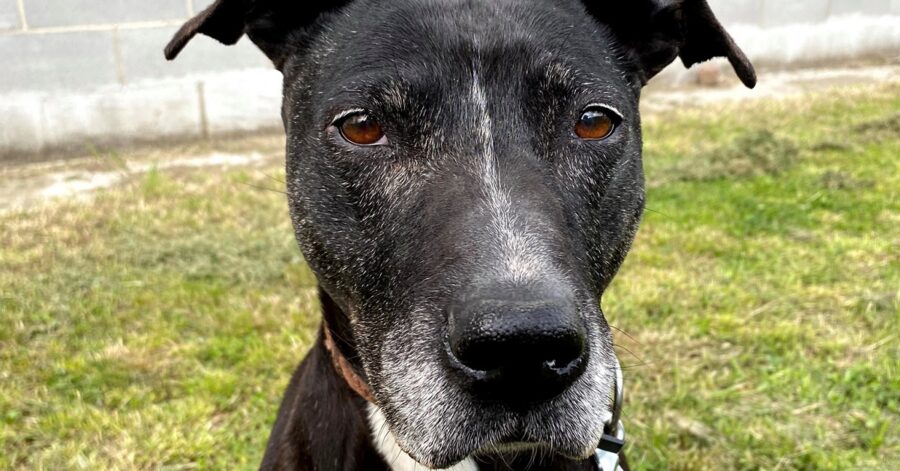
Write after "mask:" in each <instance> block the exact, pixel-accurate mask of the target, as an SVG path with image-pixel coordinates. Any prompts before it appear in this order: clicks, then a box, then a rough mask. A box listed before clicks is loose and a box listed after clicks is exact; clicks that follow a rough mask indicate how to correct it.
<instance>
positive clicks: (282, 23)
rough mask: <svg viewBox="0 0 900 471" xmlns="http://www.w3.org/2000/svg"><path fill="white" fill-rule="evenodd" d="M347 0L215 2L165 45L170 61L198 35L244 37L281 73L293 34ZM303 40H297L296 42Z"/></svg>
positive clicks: (230, 40) (230, 39) (227, 38)
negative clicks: (267, 57)
mask: <svg viewBox="0 0 900 471" xmlns="http://www.w3.org/2000/svg"><path fill="white" fill-rule="evenodd" d="M349 2H350V0H216V1H215V3H213V4H212V5H210V6H209V7H208V8H207V9H205V10H203V11H202V12H200V13H199V14H197V16H195V17H193V18H191V19H190V20H188V22H187V23H185V24H184V25H183V26H182V27H181V29H179V30H178V32H177V33H175V36H174V37H173V38H172V40H171V41H169V44H168V45H167V46H166V49H165V55H166V59H168V60H172V59H174V58H175V57H176V56H178V53H180V52H181V50H182V49H184V47H185V46H186V45H187V43H188V42H190V40H191V39H193V38H194V36H196V35H197V33H202V34H205V35H207V36H209V37H211V38H213V39H215V40H217V41H219V42H220V43H222V44H226V45H229V46H230V45H232V44H234V43H236V42H237V41H238V40H239V39H241V36H243V35H244V34H247V36H249V37H250V40H251V41H253V43H254V44H256V46H257V47H259V48H260V49H261V50H262V51H263V52H264V53H265V54H266V55H267V56H269V59H271V60H272V63H274V64H275V67H276V68H277V69H279V70H281V68H282V66H283V65H284V62H285V60H287V57H288V55H289V54H290V52H291V51H292V50H293V45H292V43H293V41H289V39H290V38H291V36H292V35H294V34H302V33H303V32H304V31H306V30H308V29H309V28H310V27H311V26H313V25H314V24H316V21H317V20H319V18H320V17H321V16H322V15H323V14H325V13H327V12H329V11H333V10H337V9H338V8H340V7H342V6H344V5H346V4H347V3H349ZM302 39H303V38H298V41H296V42H297V43H300V42H302Z"/></svg>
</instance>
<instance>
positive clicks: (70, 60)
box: [0, 0, 900, 158]
mask: <svg viewBox="0 0 900 471" xmlns="http://www.w3.org/2000/svg"><path fill="white" fill-rule="evenodd" d="M210 3H212V0H0V64H2V69H0V70H2V72H0V158H2V156H4V155H7V156H8V155H10V154H23V153H26V154H28V153H48V152H51V153H52V152H54V151H55V150H56V149H62V148H75V149H76V150H82V149H84V148H85V147H88V146H92V145H101V146H102V145H105V144H115V143H121V142H140V141H151V142H153V141H159V140H164V139H173V138H209V137H216V136H221V135H226V134H231V133H238V132H255V131H260V130H272V129H278V128H279V127H280V126H281V124H280V119H279V111H278V110H279V105H280V98H281V84H280V75H279V74H278V73H277V72H275V71H273V70H272V68H271V64H270V63H269V62H268V60H267V59H266V58H265V56H263V55H262V54H261V53H260V52H258V51H257V50H256V49H255V48H254V47H253V45H252V44H251V43H250V42H249V41H248V40H246V39H244V40H242V41H240V42H239V43H238V45H236V46H234V47H230V48H228V47H223V46H221V45H219V44H217V43H216V42H215V41H213V40H211V39H208V38H206V37H198V38H197V39H196V40H194V41H193V42H192V43H191V45H190V46H189V47H188V48H186V49H185V51H184V52H183V53H182V55H181V56H180V57H179V59H178V60H177V61H175V62H166V61H165V60H164V58H163V55H162V48H163V46H164V45H165V44H166V42H167V41H168V39H169V38H170V36H171V35H172V34H173V33H174V31H175V30H176V29H177V28H178V27H179V26H180V25H181V24H182V23H183V22H184V21H185V20H186V19H187V18H189V17H190V16H192V15H193V14H194V13H196V12H199V11H200V10H202V9H203V8H205V7H206V6H207V5H209V4H210ZM710 3H711V4H712V6H713V9H714V10H715V11H716V12H717V14H718V15H719V17H720V18H721V19H722V20H723V22H725V23H726V24H727V25H729V29H730V30H731V31H732V33H733V34H734V36H735V37H736V39H737V40H738V42H739V43H740V44H741V45H742V47H744V49H745V50H746V51H747V52H748V54H749V55H750V56H751V58H753V59H755V60H758V61H760V60H761V61H769V62H772V63H785V62H794V61H804V60H809V59H812V60H818V59H828V58H840V57H852V56H854V55H858V54H865V53H869V52H883V51H894V53H896V51H897V50H900V0H793V1H784V0H711V2H710Z"/></svg>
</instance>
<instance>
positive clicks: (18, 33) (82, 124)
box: [0, 0, 281, 158]
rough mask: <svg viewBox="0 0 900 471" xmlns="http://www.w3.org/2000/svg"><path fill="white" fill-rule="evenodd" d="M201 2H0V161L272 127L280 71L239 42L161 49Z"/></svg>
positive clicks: (199, 41) (203, 40)
mask: <svg viewBox="0 0 900 471" xmlns="http://www.w3.org/2000/svg"><path fill="white" fill-rule="evenodd" d="M210 3H212V0H153V1H147V0H0V63H2V64H3V66H2V69H0V70H2V72H0V158H3V156H4V155H5V156H10V155H16V154H40V153H48V152H55V151H57V150H63V151H76V152H78V151H85V150H87V149H90V148H93V147H95V146H106V145H116V144H121V143H131V142H135V143H137V142H155V141H158V140H159V139H173V138H179V139H192V138H208V137H217V136H220V135H227V134H232V133H236V132H256V131H262V130H277V129H279V128H280V126H281V122H280V118H279V107H280V100H281V76H280V74H279V73H278V72H277V71H275V70H273V68H272V65H271V63H270V62H269V60H268V59H267V58H266V57H265V56H264V55H263V54H262V53H261V52H259V51H258V50H257V49H256V48H255V47H254V46H253V44H252V43H250V41H249V40H247V39H243V40H241V41H240V42H238V44H237V45H235V46H232V47H225V46H222V45H221V44H218V43H217V42H216V41H214V40H212V39H210V38H207V37H205V36H198V37H197V38H196V39H195V40H194V41H192V42H191V44H190V47H188V48H186V49H185V50H184V52H183V53H182V54H181V55H180V56H179V58H178V60H177V61H173V62H168V61H166V60H165V58H164V57H163V52H162V51H163V47H164V46H165V45H166V43H167V42H168V41H169V39H170V38H171V37H172V34H173V33H174V32H175V31H176V29H177V28H178V27H179V26H181V24H182V23H183V22H184V21H186V19H187V18H189V17H191V16H193V15H194V14H195V13H196V12H198V11H200V10H202V9H203V8H205V7H206V6H207V5H208V4H210Z"/></svg>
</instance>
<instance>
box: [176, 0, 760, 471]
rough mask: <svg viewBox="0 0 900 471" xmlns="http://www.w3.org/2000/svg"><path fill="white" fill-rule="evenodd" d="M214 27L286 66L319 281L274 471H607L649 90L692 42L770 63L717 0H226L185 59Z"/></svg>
mask: <svg viewBox="0 0 900 471" xmlns="http://www.w3.org/2000/svg"><path fill="white" fill-rule="evenodd" d="M197 33H203V34H206V35H209V36H211V37H213V38H215V39H217V40H219V41H221V42H223V43H226V44H233V43H234V42H236V41H237V40H238V39H240V38H241V36H243V35H244V34H247V35H248V36H249V37H250V39H251V40H252V41H253V42H254V43H255V44H256V45H257V46H258V47H259V48H260V49H262V51H263V52H265V54H267V55H268V56H269V57H270V58H271V59H272V61H273V62H274V64H275V67H277V68H278V69H279V70H280V71H281V72H282V73H283V75H284V105H283V110H282V118H283V120H284V126H285V130H286V132H287V178H288V180H287V187H288V201H289V204H290V209H291V214H292V216H293V222H294V227H295V230H296V236H297V240H298V241H299V244H300V247H301V248H302V250H303V253H304V254H305V256H306V259H307V260H308V261H309V264H310V265H311V266H312V268H313V270H314V271H315V273H316V275H317V276H318V280H319V283H320V287H321V289H320V293H321V302H322V307H323V311H324V312H323V313H324V323H323V327H322V331H321V333H320V335H319V339H318V341H317V343H316V345H315V346H314V347H313V349H312V351H311V352H310V353H309V355H308V356H307V357H306V359H305V360H304V361H303V362H302V363H301V364H300V367H299V368H298V369H297V372H296V373H295V374H294V377H293V379H292V380H291V383H290V386H289V387H288V390H287V393H286V395H285V397H284V402H283V403H282V405H281V410H280V412H279V415H278V419H277V421H276V423H275V427H274V430H273V431H272V435H271V438H270V440H269V445H268V449H267V450H266V455H265V458H264V460H263V463H262V468H264V469H302V470H360V469H366V470H369V469H371V470H384V469H394V470H398V469H411V468H412V467H413V466H415V465H417V464H418V465H421V466H422V467H429V468H442V467H450V466H454V469H511V468H518V467H524V466H526V465H528V464H534V467H533V469H539V468H544V469H592V467H595V466H596V464H592V462H591V460H589V459H588V458H589V457H590V456H591V455H592V454H593V453H594V450H595V448H596V447H597V443H598V440H599V439H600V437H601V436H602V435H603V431H604V428H605V426H606V424H607V423H608V422H609V421H610V418H611V412H610V410H611V405H612V404H611V403H612V400H611V391H612V389H613V388H614V383H615V380H614V374H615V369H616V360H615V355H614V352H613V348H612V337H611V334H610V329H609V326H608V325H607V323H606V321H605V319H604V317H603V315H602V313H601V311H600V307H599V302H598V300H599V299H600V297H601V295H602V294H603V291H604V289H605V288H606V287H607V285H608V284H609V282H610V280H611V279H612V278H613V276H614V275H615V273H616V271H617V270H618V268H619V266H620V264H621V262H622V260H623V258H624V257H625V254H626V252H627V251H628V249H629V246H630V244H631V242H632V238H633V237H634V234H635V231H636V230H637V227H638V223H639V221H640V217H641V212H642V209H643V203H644V187H643V173H642V168H641V166H642V163H641V129H640V116H639V113H638V100H639V97H640V92H641V89H642V86H643V85H644V84H645V83H646V82H647V80H649V79H650V78H651V77H653V76H654V75H655V74H657V73H658V72H659V71H660V70H662V69H663V68H664V67H665V66H666V65H668V64H669V63H671V62H672V61H673V60H675V59H676V58H677V57H680V58H681V60H682V61H683V62H684V63H685V64H687V65H691V64H694V63H697V62H700V61H704V60H707V59H710V58H712V57H716V56H723V57H727V58H728V59H729V60H730V62H731V64H732V65H733V66H734V68H735V70H736V71H737V74H738V76H739V77H740V78H741V80H742V81H743V82H744V83H745V84H746V85H748V86H751V87H752V86H753V85H754V83H755V80H756V79H755V74H754V71H753V68H752V66H751V65H750V63H749V62H748V61H747V59H746V58H745V57H744V55H743V53H742V52H741V51H740V50H739V49H738V48H737V47H736V46H735V44H734V43H733V41H732V40H731V38H730V37H729V36H728V34H727V33H726V32H725V31H724V30H723V28H722V26H721V25H720V24H719V23H718V21H717V20H716V19H715V17H714V16H713V14H712V12H711V11H710V9H709V6H708V5H707V3H706V1H705V0H619V1H614V0H607V1H605V0H492V1H489V0H482V1H476V0H383V1H378V0H333V1H327V0H307V1H303V0H295V1H290V0H218V1H216V2H215V4H213V5H212V6H211V7H209V8H208V9H206V10H205V11H203V12H202V13H200V14H199V15H198V16H197V17H195V18H194V19H192V20H190V21H189V22H188V23H187V24H185V25H184V26H183V27H182V28H181V30H180V31H179V32H178V33H177V34H176V35H175V37H174V39H173V40H172V42H171V43H170V44H169V46H168V48H167V49H166V56H167V57H168V58H170V59H171V58H174V57H175V56H176V55H177V54H178V52H179V51H180V50H181V49H182V48H183V47H184V46H185V45H186V43H187V42H188V41H189V40H190V39H191V38H192V37H193V36H194V35H195V34H197ZM530 461H534V463H529V462H530Z"/></svg>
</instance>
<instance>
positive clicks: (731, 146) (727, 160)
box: [661, 130, 799, 181]
mask: <svg viewBox="0 0 900 471" xmlns="http://www.w3.org/2000/svg"><path fill="white" fill-rule="evenodd" d="M798 152H799V149H798V147H797V145H796V144H794V142H793V141H791V140H790V139H787V138H784V137H780V136H777V135H776V134H774V133H773V132H771V131H769V130H753V131H748V132H746V133H744V134H741V135H739V136H738V137H736V138H735V139H733V140H731V141H730V142H727V143H725V144H724V145H721V146H719V147H716V148H713V149H711V150H708V151H705V152H698V153H696V154H692V155H690V156H684V157H683V158H680V159H678V160H677V162H676V163H675V164H674V165H673V166H672V167H671V168H669V169H667V170H666V171H664V172H661V173H662V174H665V175H668V180H670V181H671V180H676V181H678V180H680V181H688V180H701V181H705V180H714V179H719V178H751V177H758V176H761V175H778V174H779V173H781V172H782V171H784V170H786V169H787V168H788V167H790V166H791V165H792V164H793V163H794V162H795V161H796V159H797V154H798Z"/></svg>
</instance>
